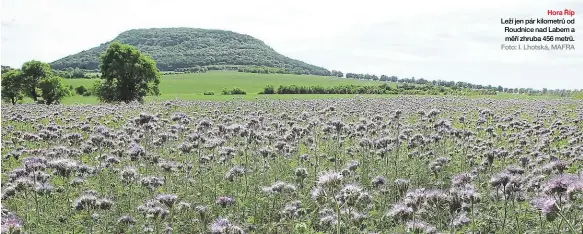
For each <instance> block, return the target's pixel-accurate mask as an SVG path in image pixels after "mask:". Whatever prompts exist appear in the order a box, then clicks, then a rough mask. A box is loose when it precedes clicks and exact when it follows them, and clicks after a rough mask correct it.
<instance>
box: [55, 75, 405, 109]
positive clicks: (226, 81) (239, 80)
mask: <svg viewBox="0 0 583 234" xmlns="http://www.w3.org/2000/svg"><path fill="white" fill-rule="evenodd" d="M161 79H162V81H161V83H160V90H161V92H162V95H161V96H157V97H149V98H147V100H175V99H176V98H179V99H184V100H230V99H232V98H233V96H227V95H221V91H222V90H223V88H227V89H232V88H233V87H235V86H236V87H239V88H241V89H243V90H245V91H246V92H247V94H248V95H247V96H248V97H241V98H243V99H254V98H255V96H257V93H259V92H261V91H263V88H264V87H265V86H267V85H273V86H275V87H276V88H277V87H278V86H279V85H305V86H314V85H321V86H324V87H330V86H337V85H350V84H354V85H380V84H382V83H384V82H380V81H365V80H356V79H346V78H338V77H331V76H312V75H289V74H257V73H243V72H229V71H214V72H206V73H185V74H171V75H163V76H162V78H161ZM94 82H95V79H65V83H64V84H65V85H67V86H68V85H72V86H73V87H78V86H80V85H83V86H85V87H86V88H89V87H92V86H93V83H94ZM389 83H390V82H389ZM393 84H394V83H393ZM395 85H396V84H395ZM206 91H213V92H214V93H215V95H212V96H206V95H203V93H204V92H206ZM213 96H214V97H213ZM352 96H354V95H352ZM315 97H317V95H316V96H315ZM276 98H278V97H276ZM279 98H281V97H279ZM312 98H314V97H312ZM74 102H78V103H89V104H94V103H97V98H95V97H82V96H72V97H68V98H66V99H65V100H63V103H66V104H71V103H74Z"/></svg>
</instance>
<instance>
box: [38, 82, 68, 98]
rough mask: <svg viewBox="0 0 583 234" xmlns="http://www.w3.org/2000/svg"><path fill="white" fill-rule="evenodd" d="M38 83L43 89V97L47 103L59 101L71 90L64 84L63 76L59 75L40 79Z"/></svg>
mask: <svg viewBox="0 0 583 234" xmlns="http://www.w3.org/2000/svg"><path fill="white" fill-rule="evenodd" d="M38 85H39V87H40V90H41V97H42V98H43V100H44V102H45V104H47V105H50V104H57V103H59V102H60V101H61V99H63V98H64V97H66V96H68V95H69V92H70V91H69V89H67V87H66V86H65V85H63V78H61V77H58V76H52V77H47V78H43V79H42V80H40V81H39V84H38Z"/></svg>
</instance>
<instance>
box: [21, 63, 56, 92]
mask: <svg viewBox="0 0 583 234" xmlns="http://www.w3.org/2000/svg"><path fill="white" fill-rule="evenodd" d="M21 71H22V82H23V88H24V91H25V92H26V95H28V96H29V97H31V98H32V100H33V101H35V102H36V101H38V96H39V95H38V92H37V89H38V86H39V82H40V80H41V79H44V78H47V77H50V76H51V74H52V72H51V67H50V66H49V64H47V63H43V62H41V61H37V60H32V61H28V62H26V63H24V64H23V65H22V69H21Z"/></svg>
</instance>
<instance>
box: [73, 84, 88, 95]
mask: <svg viewBox="0 0 583 234" xmlns="http://www.w3.org/2000/svg"><path fill="white" fill-rule="evenodd" d="M85 92H87V88H85V86H83V85H81V86H79V87H77V88H75V93H77V94H79V95H83V94H85Z"/></svg>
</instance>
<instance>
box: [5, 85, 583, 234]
mask: <svg viewBox="0 0 583 234" xmlns="http://www.w3.org/2000/svg"><path fill="white" fill-rule="evenodd" d="M1 123H2V233H213V234H219V233H220V234H226V233H582V232H583V174H582V169H583V102H581V101H576V100H570V99H564V100H494V99H480V98H472V99H469V98H457V97H413V96H411V97H399V98H391V99H381V98H350V99H329V100H257V101H243V100H236V101H223V102H212V101H167V102H151V103H147V104H125V105H57V106H45V105H28V104H23V105H2V122H1Z"/></svg>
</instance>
